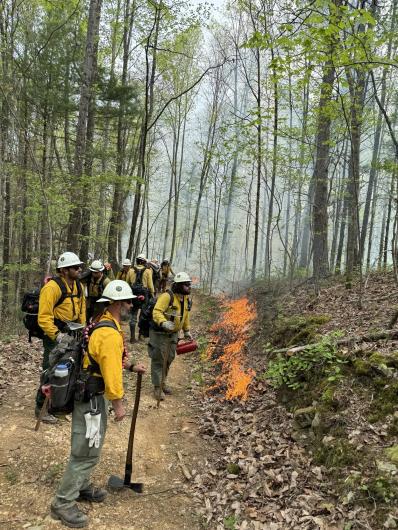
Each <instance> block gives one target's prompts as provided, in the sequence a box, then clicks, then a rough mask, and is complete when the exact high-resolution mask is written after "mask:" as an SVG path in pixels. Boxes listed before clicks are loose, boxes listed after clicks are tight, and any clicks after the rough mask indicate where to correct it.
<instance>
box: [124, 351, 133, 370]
mask: <svg viewBox="0 0 398 530" xmlns="http://www.w3.org/2000/svg"><path fill="white" fill-rule="evenodd" d="M122 366H123V368H124V369H125V370H130V366H131V362H130V354H129V352H128V351H127V350H124V352H123V357H122Z"/></svg>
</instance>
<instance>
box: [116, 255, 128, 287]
mask: <svg viewBox="0 0 398 530" xmlns="http://www.w3.org/2000/svg"><path fill="white" fill-rule="evenodd" d="M116 280H124V281H125V282H127V283H128V284H130V286H131V261H130V260H129V259H127V258H126V259H124V260H123V262H122V270H120V271H119V272H118V273H117V274H116Z"/></svg>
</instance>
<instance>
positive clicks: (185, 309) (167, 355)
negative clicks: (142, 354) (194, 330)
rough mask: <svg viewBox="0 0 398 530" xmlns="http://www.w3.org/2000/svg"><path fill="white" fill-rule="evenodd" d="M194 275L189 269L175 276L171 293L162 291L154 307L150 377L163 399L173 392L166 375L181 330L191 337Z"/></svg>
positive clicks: (187, 336)
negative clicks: (190, 296) (190, 314)
mask: <svg viewBox="0 0 398 530" xmlns="http://www.w3.org/2000/svg"><path fill="white" fill-rule="evenodd" d="M190 293H191V278H190V277H189V275H188V274H187V273H186V272H179V273H177V274H176V275H175V276H174V281H173V284H172V287H171V293H170V292H165V293H162V294H161V295H160V296H159V298H158V300H157V302H156V304H155V307H154V308H153V314H152V318H153V323H152V325H151V326H150V329H149V343H148V354H149V357H150V359H151V379H152V384H153V387H154V397H155V399H157V400H159V399H160V400H163V399H164V394H170V393H171V391H170V388H168V387H167V386H166V383H165V382H166V378H167V374H168V372H169V369H170V365H171V363H172V362H173V360H174V358H175V355H176V347H177V340H178V333H179V331H180V330H183V331H184V338H185V339H187V340H192V336H191V332H190V330H189V328H190V322H189V309H190V300H189V295H190Z"/></svg>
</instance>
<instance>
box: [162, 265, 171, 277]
mask: <svg viewBox="0 0 398 530" xmlns="http://www.w3.org/2000/svg"><path fill="white" fill-rule="evenodd" d="M160 274H161V276H162V278H168V277H169V276H170V274H173V275H174V271H173V269H172V268H171V265H162V266H161V267H160Z"/></svg>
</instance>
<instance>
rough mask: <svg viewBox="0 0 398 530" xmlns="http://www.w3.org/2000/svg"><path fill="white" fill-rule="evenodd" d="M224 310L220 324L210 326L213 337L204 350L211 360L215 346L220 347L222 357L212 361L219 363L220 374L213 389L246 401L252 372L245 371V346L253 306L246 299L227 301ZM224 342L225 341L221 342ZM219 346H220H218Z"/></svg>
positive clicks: (253, 373)
mask: <svg viewBox="0 0 398 530" xmlns="http://www.w3.org/2000/svg"><path fill="white" fill-rule="evenodd" d="M224 307H225V308H226V310H225V312H224V313H223V315H222V318H221V319H220V321H219V322H217V323H216V324H214V325H213V326H212V327H211V331H212V332H213V333H215V334H216V335H215V336H214V337H213V339H212V341H211V345H210V346H209V347H208V348H207V352H206V354H207V358H208V359H211V358H212V357H213V354H214V352H215V350H216V348H217V346H223V354H222V355H221V356H220V357H218V358H217V359H215V362H216V363H220V364H221V374H220V375H219V376H218V377H217V378H216V382H215V385H214V387H212V388H226V390H225V398H226V399H228V400H229V399H234V398H238V399H243V400H245V399H247V396H248V388H249V385H250V383H251V382H252V380H253V378H254V376H255V375H256V373H255V371H254V370H252V369H251V368H249V369H246V370H245V368H244V365H245V364H246V363H245V361H246V356H245V353H244V348H245V344H246V342H247V339H248V331H249V329H250V325H251V323H252V322H253V320H255V319H256V317H257V313H256V310H255V307H254V305H252V304H250V303H249V301H248V299H247V298H246V297H244V298H240V299H238V300H230V301H227V302H225V303H224ZM223 339H226V340H223ZM221 343H222V344H221Z"/></svg>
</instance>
